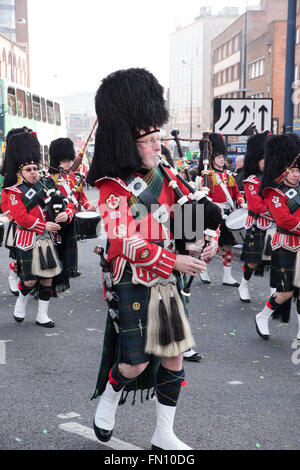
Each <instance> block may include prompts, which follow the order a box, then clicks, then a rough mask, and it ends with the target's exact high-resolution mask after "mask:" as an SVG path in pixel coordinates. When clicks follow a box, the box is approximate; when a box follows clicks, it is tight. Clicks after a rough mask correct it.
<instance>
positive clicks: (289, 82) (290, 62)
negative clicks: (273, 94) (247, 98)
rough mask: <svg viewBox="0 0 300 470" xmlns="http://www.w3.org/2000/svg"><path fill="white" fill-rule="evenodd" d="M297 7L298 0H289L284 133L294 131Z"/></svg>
mask: <svg viewBox="0 0 300 470" xmlns="http://www.w3.org/2000/svg"><path fill="white" fill-rule="evenodd" d="M296 9H297V0H288V14H287V29H286V54H285V57H286V58H285V82H284V117H283V132H284V133H286V132H293V121H294V103H293V101H292V95H293V82H294V80H295V40H296Z"/></svg>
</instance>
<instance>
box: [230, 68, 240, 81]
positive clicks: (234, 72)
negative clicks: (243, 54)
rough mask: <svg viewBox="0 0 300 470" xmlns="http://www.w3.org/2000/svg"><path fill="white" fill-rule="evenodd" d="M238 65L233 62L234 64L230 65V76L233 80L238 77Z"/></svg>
mask: <svg viewBox="0 0 300 470" xmlns="http://www.w3.org/2000/svg"><path fill="white" fill-rule="evenodd" d="M238 65H239V64H235V65H234V66H233V67H232V78H233V80H237V79H238V74H239V70H238Z"/></svg>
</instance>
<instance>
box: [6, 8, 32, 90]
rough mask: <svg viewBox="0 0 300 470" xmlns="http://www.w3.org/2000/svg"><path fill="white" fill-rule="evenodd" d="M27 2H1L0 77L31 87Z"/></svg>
mask: <svg viewBox="0 0 300 470" xmlns="http://www.w3.org/2000/svg"><path fill="white" fill-rule="evenodd" d="M28 42H29V41H28V14H27V0H0V77H1V78H7V79H8V80H10V81H12V82H15V83H17V84H19V85H23V86H26V87H28V88H29V87H30V68H29V43H28Z"/></svg>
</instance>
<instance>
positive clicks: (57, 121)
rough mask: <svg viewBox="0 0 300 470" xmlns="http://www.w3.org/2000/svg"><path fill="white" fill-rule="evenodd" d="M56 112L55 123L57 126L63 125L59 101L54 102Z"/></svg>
mask: <svg viewBox="0 0 300 470" xmlns="http://www.w3.org/2000/svg"><path fill="white" fill-rule="evenodd" d="M54 113H55V124H56V125H57V126H61V116H60V106H59V104H58V103H54Z"/></svg>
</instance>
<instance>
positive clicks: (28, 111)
mask: <svg viewBox="0 0 300 470" xmlns="http://www.w3.org/2000/svg"><path fill="white" fill-rule="evenodd" d="M26 104H27V116H28V119H32V107H31V93H28V92H27V93H26Z"/></svg>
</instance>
